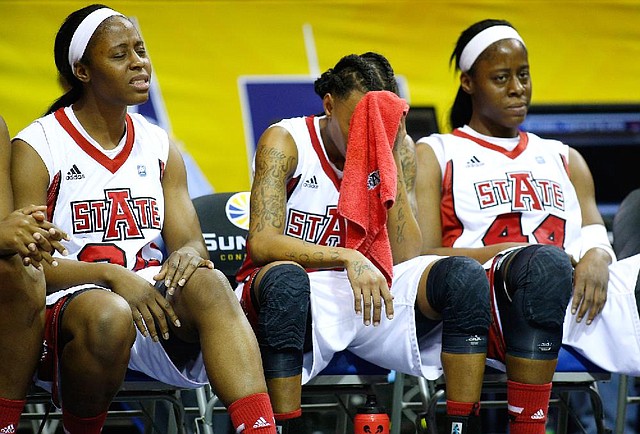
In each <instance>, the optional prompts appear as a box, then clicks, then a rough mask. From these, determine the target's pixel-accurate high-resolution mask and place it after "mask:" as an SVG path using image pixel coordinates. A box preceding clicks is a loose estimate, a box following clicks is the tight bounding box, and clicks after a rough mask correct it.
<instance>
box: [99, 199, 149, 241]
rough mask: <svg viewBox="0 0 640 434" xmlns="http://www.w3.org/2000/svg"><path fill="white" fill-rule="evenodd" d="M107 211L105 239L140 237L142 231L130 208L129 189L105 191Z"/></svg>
mask: <svg viewBox="0 0 640 434" xmlns="http://www.w3.org/2000/svg"><path fill="white" fill-rule="evenodd" d="M105 196H106V198H107V203H108V204H109V212H108V217H107V228H106V230H105V232H104V240H105V241H115V240H124V239H131V238H142V231H141V230H140V227H139V226H138V222H137V221H136V218H135V216H134V213H133V210H132V209H131V205H130V200H131V193H130V191H129V189H122V190H107V191H105Z"/></svg>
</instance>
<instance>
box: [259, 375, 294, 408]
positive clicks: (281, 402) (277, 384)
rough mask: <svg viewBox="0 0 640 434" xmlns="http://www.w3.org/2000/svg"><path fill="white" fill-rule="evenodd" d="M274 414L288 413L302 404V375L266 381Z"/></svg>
mask: <svg viewBox="0 0 640 434" xmlns="http://www.w3.org/2000/svg"><path fill="white" fill-rule="evenodd" d="M267 387H268V388H269V396H270V397H271V403H272V404H273V411H274V413H290V412H292V411H296V410H299V409H300V407H301V404H302V375H296V376H295V377H285V378H271V379H269V380H267Z"/></svg>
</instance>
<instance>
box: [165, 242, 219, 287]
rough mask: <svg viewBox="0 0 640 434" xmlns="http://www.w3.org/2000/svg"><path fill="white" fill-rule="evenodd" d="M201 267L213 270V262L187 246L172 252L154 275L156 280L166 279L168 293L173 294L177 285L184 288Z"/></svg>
mask: <svg viewBox="0 0 640 434" xmlns="http://www.w3.org/2000/svg"><path fill="white" fill-rule="evenodd" d="M200 267H206V268H209V269H211V270H213V268H214V266H213V262H211V261H210V260H209V259H204V258H203V257H201V256H200V255H199V254H198V253H197V252H196V250H194V249H191V248H188V247H185V248H182V249H179V250H176V251H175V252H173V253H171V255H170V256H169V258H168V259H167V260H166V261H165V262H164V263H163V264H162V267H161V268H160V272H159V273H158V274H156V275H155V276H153V278H154V280H156V281H160V280H163V279H164V284H165V286H166V287H167V294H168V295H173V294H174V293H175V291H176V288H177V287H180V288H182V287H183V286H184V285H185V284H186V283H187V281H188V280H189V278H190V277H191V275H192V274H193V273H194V272H195V271H196V269H198V268H200Z"/></svg>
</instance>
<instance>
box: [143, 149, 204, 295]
mask: <svg viewBox="0 0 640 434" xmlns="http://www.w3.org/2000/svg"><path fill="white" fill-rule="evenodd" d="M186 185H187V173H186V170H185V167H184V161H183V160H182V156H181V155H180V151H179V150H178V148H177V147H176V146H175V145H173V144H172V145H171V146H170V148H169V159H168V162H167V166H166V169H165V172H164V177H163V178H162V188H163V191H164V197H165V204H166V205H165V219H164V226H163V229H162V238H163V239H164V241H165V244H166V247H167V250H168V251H169V252H170V255H169V258H168V259H167V260H166V261H165V262H164V263H163V264H162V268H161V269H160V272H159V273H158V274H157V275H156V276H155V277H154V279H156V280H163V279H164V281H165V285H166V287H167V292H168V293H169V295H172V294H173V293H174V292H175V289H176V287H178V286H180V287H182V286H184V285H185V283H186V282H187V281H188V280H189V278H190V277H191V275H192V274H193V272H194V271H195V270H196V269H197V268H199V267H207V268H210V269H213V263H212V262H211V261H210V260H209V252H208V251H207V248H206V246H205V244H204V239H203V238H202V230H201V228H200V222H199V220H198V216H197V214H196V211H195V208H194V207H193V203H192V202H191V198H190V197H189V192H188V190H187V188H186Z"/></svg>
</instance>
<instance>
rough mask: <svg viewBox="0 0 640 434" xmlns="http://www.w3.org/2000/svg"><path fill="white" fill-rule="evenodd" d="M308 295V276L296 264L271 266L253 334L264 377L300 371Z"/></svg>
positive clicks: (276, 376) (261, 291)
mask: <svg viewBox="0 0 640 434" xmlns="http://www.w3.org/2000/svg"><path fill="white" fill-rule="evenodd" d="M309 294H310V283H309V276H307V273H306V271H305V270H304V269H302V268H301V267H299V266H297V265H293V264H283V265H277V266H274V267H272V268H271V269H269V270H268V271H267V272H266V273H265V275H264V276H263V277H262V280H261V281H260V299H259V305H260V312H259V313H258V325H257V330H256V332H257V338H258V343H259V344H260V352H261V354H262V364H263V367H264V372H265V377H266V378H281V377H290V376H294V375H298V374H300V373H301V372H302V355H303V347H304V341H305V331H306V326H307V316H308V314H309Z"/></svg>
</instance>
